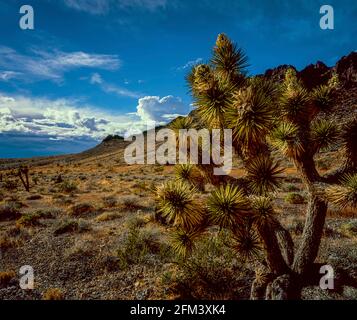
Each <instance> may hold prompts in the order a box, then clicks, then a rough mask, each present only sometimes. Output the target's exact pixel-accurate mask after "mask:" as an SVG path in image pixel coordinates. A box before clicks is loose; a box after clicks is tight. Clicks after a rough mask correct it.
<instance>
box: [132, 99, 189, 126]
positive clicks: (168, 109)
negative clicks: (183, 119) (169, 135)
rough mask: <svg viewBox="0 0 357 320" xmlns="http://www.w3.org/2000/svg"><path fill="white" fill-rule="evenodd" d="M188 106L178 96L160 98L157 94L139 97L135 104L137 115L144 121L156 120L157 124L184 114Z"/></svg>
mask: <svg viewBox="0 0 357 320" xmlns="http://www.w3.org/2000/svg"><path fill="white" fill-rule="evenodd" d="M188 111H189V110H188V107H187V106H186V105H185V104H184V103H183V102H182V100H181V99H180V98H176V97H174V96H167V97H163V98H160V97H158V96H147V97H144V98H141V99H139V104H138V106H137V115H138V116H140V118H141V119H142V121H144V122H153V121H155V122H157V123H159V124H162V123H167V122H168V121H169V120H172V119H174V118H176V117H177V116H178V115H186V114H187V113H188Z"/></svg>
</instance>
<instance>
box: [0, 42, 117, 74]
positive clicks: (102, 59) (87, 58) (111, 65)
mask: <svg viewBox="0 0 357 320" xmlns="http://www.w3.org/2000/svg"><path fill="white" fill-rule="evenodd" d="M31 53H32V55H29V54H28V55H26V54H22V53H19V52H17V51H16V50H14V49H12V48H10V47H5V46H0V74H2V77H3V78H4V79H5V80H8V79H9V78H11V77H12V78H17V79H21V80H25V81H36V80H47V79H48V80H53V81H62V80H63V76H64V74H65V73H66V72H68V71H71V70H74V69H79V68H99V69H105V70H116V69H118V68H119V67H120V65H121V61H120V59H119V58H118V56H117V55H107V54H90V53H86V52H82V51H76V52H62V51H59V50H55V51H43V50H36V49H35V50H32V52H31ZM1 68H3V69H5V71H1ZM2 77H1V78H2Z"/></svg>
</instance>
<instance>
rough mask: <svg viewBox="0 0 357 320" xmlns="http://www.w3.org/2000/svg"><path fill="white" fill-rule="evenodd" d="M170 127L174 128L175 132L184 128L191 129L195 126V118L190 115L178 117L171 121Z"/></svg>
mask: <svg viewBox="0 0 357 320" xmlns="http://www.w3.org/2000/svg"><path fill="white" fill-rule="evenodd" d="M169 128H170V129H171V130H174V131H175V133H176V131H177V133H178V130H182V129H185V130H189V129H193V128H195V124H194V122H193V119H192V118H191V117H189V116H188V117H178V118H176V119H175V120H174V121H172V122H171V123H170V125H169Z"/></svg>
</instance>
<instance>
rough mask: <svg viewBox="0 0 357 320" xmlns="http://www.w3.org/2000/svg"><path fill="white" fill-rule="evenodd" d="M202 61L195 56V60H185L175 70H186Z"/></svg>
mask: <svg viewBox="0 0 357 320" xmlns="http://www.w3.org/2000/svg"><path fill="white" fill-rule="evenodd" d="M202 61H203V59H202V58H197V59H195V60H190V61H188V62H186V63H185V64H184V65H183V66H180V67H178V68H177V71H183V70H187V69H190V68H192V67H193V66H195V65H196V64H199V63H201V62H202Z"/></svg>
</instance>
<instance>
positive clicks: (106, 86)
mask: <svg viewBox="0 0 357 320" xmlns="http://www.w3.org/2000/svg"><path fill="white" fill-rule="evenodd" d="M89 82H90V83H91V84H93V85H98V86H99V87H100V89H101V90H103V91H104V92H106V93H112V94H115V95H117V96H120V97H129V98H135V99H138V98H140V97H142V96H143V94H141V93H139V92H135V91H131V90H128V89H126V88H122V87H120V86H117V85H115V84H112V83H108V82H106V81H104V80H103V78H102V76H101V75H100V74H99V73H94V74H93V75H92V76H91V77H90V79H89Z"/></svg>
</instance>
